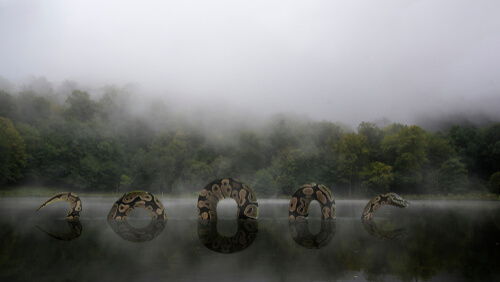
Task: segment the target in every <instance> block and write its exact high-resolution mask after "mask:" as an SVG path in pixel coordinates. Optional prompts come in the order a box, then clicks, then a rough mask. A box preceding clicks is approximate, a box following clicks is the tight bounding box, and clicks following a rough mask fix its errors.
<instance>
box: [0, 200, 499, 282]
mask: <svg viewBox="0 0 500 282" xmlns="http://www.w3.org/2000/svg"><path fill="white" fill-rule="evenodd" d="M81 199H82V202H83V212H82V218H81V220H80V222H79V224H73V225H71V224H68V223H67V222H66V221H65V220H64V216H65V214H66V211H67V209H68V205H67V204H66V203H62V202H61V203H55V204H52V205H50V206H47V207H46V208H44V209H42V210H40V211H38V212H36V213H35V212H34V210H35V209H36V208H37V207H38V206H39V205H40V204H41V203H42V202H44V201H45V199H44V198H1V199H0V244H1V248H0V280H1V281H30V280H36V281H121V280H123V281H124V280H126V281H154V280H161V281H166V280H173V281H235V280H236V281H365V280H370V281H379V280H383V281H399V280H404V281H410V280H411V281H415V280H430V281H447V280H448V281H481V280H483V281H495V280H496V281H500V268H498V265H500V264H499V262H500V246H499V243H500V203H498V202H475V201H470V202H466V201H454V202H438V201H432V202H425V201H412V202H411V204H412V205H411V206H410V207H409V208H407V209H398V208H395V207H390V206H386V207H382V208H381V209H379V210H377V212H376V215H375V220H374V221H373V223H374V224H365V225H363V223H362V221H361V220H360V216H361V212H362V210H363V207H364V205H365V204H366V202H367V201H337V220H336V221H335V222H333V223H332V222H322V221H321V220H319V217H320V212H319V206H318V205H312V206H311V209H312V211H311V212H310V217H311V219H310V220H309V221H306V222H301V223H292V224H290V223H289V221H288V219H287V216H288V211H287V208H288V201H286V200H278V201H265V200H260V201H259V220H258V221H257V222H248V221H247V222H238V221H236V220H235V214H236V206H235V205H234V204H232V203H231V202H226V201H223V202H221V204H220V206H219V218H220V219H219V221H218V222H215V223H212V224H211V223H207V222H198V220H197V214H196V213H197V210H196V200H195V199H184V200H183V199H162V202H163V204H164V206H165V207H166V210H167V214H168V217H169V220H168V221H167V222H166V223H164V224H162V223H158V222H153V223H150V220H149V218H148V216H149V215H148V214H147V213H146V212H145V211H144V212H142V211H139V210H134V211H133V212H132V214H131V218H129V220H128V222H126V223H125V225H124V224H123V223H122V224H121V225H120V223H116V222H108V221H107V220H106V216H107V213H108V211H109V209H110V208H111V206H112V204H113V203H114V201H115V200H116V199H111V198H109V199H108V198H106V199H97V198H85V197H83V198H81ZM49 233H50V234H51V235H52V236H51V235H50V234H49Z"/></svg>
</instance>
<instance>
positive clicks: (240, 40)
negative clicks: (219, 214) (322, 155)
mask: <svg viewBox="0 0 500 282" xmlns="http://www.w3.org/2000/svg"><path fill="white" fill-rule="evenodd" d="M499 50H500V1H498V0H492V1H487V0H484V1H463V0H450V1H438V0H422V1H417V0H415V1H403V0H394V1H372V0H367V1H289V0H287V1H268V0H267V1H249V0H248V1H235V0H231V1H213V0H211V1H186V0H183V1H123V0H120V1H102V0H100V1H89V0H85V1H75V0H72V1H51V0H44V1H20V0H12V1H8V0H0V76H3V77H5V78H7V79H9V80H10V81H12V82H14V83H17V82H18V81H21V80H22V79H23V78H25V77H27V76H29V75H35V76H45V77H46V78H47V79H48V80H49V81H52V82H62V81H64V80H66V79H69V80H75V81H78V82H80V83H82V84H94V85H105V84H115V85H124V84H126V83H130V82H132V83H139V84H140V85H142V86H143V87H144V88H146V89H153V90H155V91H159V92H160V93H163V94H164V95H166V96H168V97H169V98H170V99H179V100H181V101H193V102H195V103H196V101H198V102H200V103H205V102H206V101H207V100H211V101H214V102H217V103H218V102H220V101H224V105H225V106H229V107H230V106H232V105H234V106H236V107H237V108H242V109H245V108H246V109H249V110H250V111H251V112H253V113H263V114H271V113H277V112H294V113H298V114H307V115H309V116H310V117H311V118H314V119H319V120H322V119H326V120H331V121H341V122H345V123H350V124H357V123H359V122H360V121H372V120H374V119H377V118H382V117H387V118H389V119H391V120H393V121H400V122H410V121H411V118H413V116H414V115H415V114H433V113H436V112H442V113H447V112H450V111H452V110H453V109H457V108H458V109H460V110H464V109H467V108H470V107H472V108H474V109H476V110H477V109H479V110H481V111H485V112H488V111H490V112H494V111H496V108H500V107H499V105H492V103H491V101H498V99H496V97H500V51H499ZM221 111H223V109H221Z"/></svg>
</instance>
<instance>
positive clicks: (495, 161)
mask: <svg viewBox="0 0 500 282" xmlns="http://www.w3.org/2000/svg"><path fill="white" fill-rule="evenodd" d="M480 136H481V152H480V155H479V156H478V158H480V161H481V162H480V164H481V165H480V166H479V167H480V168H481V172H480V173H481V174H482V175H485V176H488V175H491V174H492V173H494V172H496V171H500V123H495V124H492V125H490V126H488V127H487V128H485V129H484V130H482V131H481V135H480Z"/></svg>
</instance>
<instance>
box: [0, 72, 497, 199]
mask: <svg viewBox="0 0 500 282" xmlns="http://www.w3.org/2000/svg"><path fill="white" fill-rule="evenodd" d="M42 82H43V81H42ZM42 84H43V83H42ZM3 85H4V86H5V85H6V83H4V84H3ZM0 86H1V85H0ZM49 86H50V84H49ZM13 89H14V87H10V88H9V87H3V88H0V156H1V159H0V190H1V189H13V188H14V189H15V187H21V186H37V187H60V188H61V189H62V188H64V190H73V191H76V192H78V191H89V192H93V191H99V192H120V191H129V190H134V189H140V190H148V191H151V192H156V193H166V194H171V195H174V194H179V195H196V194H197V192H198V191H199V190H200V189H201V188H202V187H203V186H204V185H205V184H207V183H209V182H210V181H211V180H213V179H216V178H222V177H234V178H238V179H240V180H242V181H244V182H245V183H247V184H248V185H249V186H250V187H252V189H253V190H254V191H255V193H256V194H257V196H258V197H259V198H266V197H279V196H281V195H290V194H292V193H293V192H294V191H295V190H296V189H297V188H298V187H300V186H301V185H302V184H305V183H310V182H317V183H322V184H324V185H326V186H328V187H329V188H331V189H332V191H333V192H334V194H335V195H342V196H343V197H347V198H358V197H364V196H372V195H375V194H378V193H382V192H387V191H393V192H397V193H402V194H426V195H428V194H436V195H449V194H466V193H473V192H481V193H483V192H491V193H496V194H499V193H500V123H499V122H489V123H487V124H484V125H483V126H471V125H464V124H454V125H449V126H446V127H445V128H443V129H442V130H439V131H434V130H433V131H429V130H425V129H424V128H423V127H422V126H418V125H406V124H400V123H386V124H380V123H377V122H362V123H360V124H359V125H358V126H357V128H356V129H352V128H350V127H349V126H346V125H344V124H342V123H335V122H330V121H314V120H311V119H308V118H303V117H300V116H297V115H293V114H276V115H274V116H271V117H268V118H265V119H264V120H263V119H255V123H253V120H254V118H252V117H251V116H249V117H246V118H247V119H245V115H244V113H240V114H241V115H242V116H243V118H240V119H238V121H244V122H238V121H236V122H234V123H232V122H231V121H232V120H233V119H235V116H233V115H234V113H229V112H230V111H228V113H227V115H225V114H224V110H225V109H223V108H222V109H221V110H220V111H219V112H218V114H219V115H222V117H223V118H222V119H223V120H225V121H226V122H224V123H223V124H220V125H218V126H213V125H212V124H210V118H209V115H208V114H207V113H204V114H203V115H201V116H199V117H197V118H193V117H192V113H185V112H183V111H182V110H176V105H175V104H172V105H170V104H168V103H165V102H164V101H162V100H159V99H154V98H145V97H144V96H141V94H139V93H135V92H134V91H133V87H132V88H131V87H127V86H124V87H117V86H105V87H102V88H100V90H99V91H98V93H97V94H96V93H92V95H91V94H89V91H87V90H86V89H85V88H83V87H78V85H77V84H76V83H74V82H71V81H66V82H64V83H63V84H62V86H61V87H59V88H58V89H56V90H53V89H52V88H51V87H45V88H44V87H27V86H25V87H21V89H20V90H13ZM138 105H141V106H140V107H141V108H140V110H139V109H138V107H139V106H138Z"/></svg>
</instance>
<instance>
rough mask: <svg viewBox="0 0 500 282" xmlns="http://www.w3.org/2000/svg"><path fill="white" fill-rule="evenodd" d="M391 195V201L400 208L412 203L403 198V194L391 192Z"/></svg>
mask: <svg viewBox="0 0 500 282" xmlns="http://www.w3.org/2000/svg"><path fill="white" fill-rule="evenodd" d="M390 195H391V201H392V203H391V204H392V205H393V206H396V207H399V208H406V207H408V206H409V205H410V203H409V202H408V201H407V200H405V199H403V198H402V197H401V196H399V195H398V194H396V193H390Z"/></svg>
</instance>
